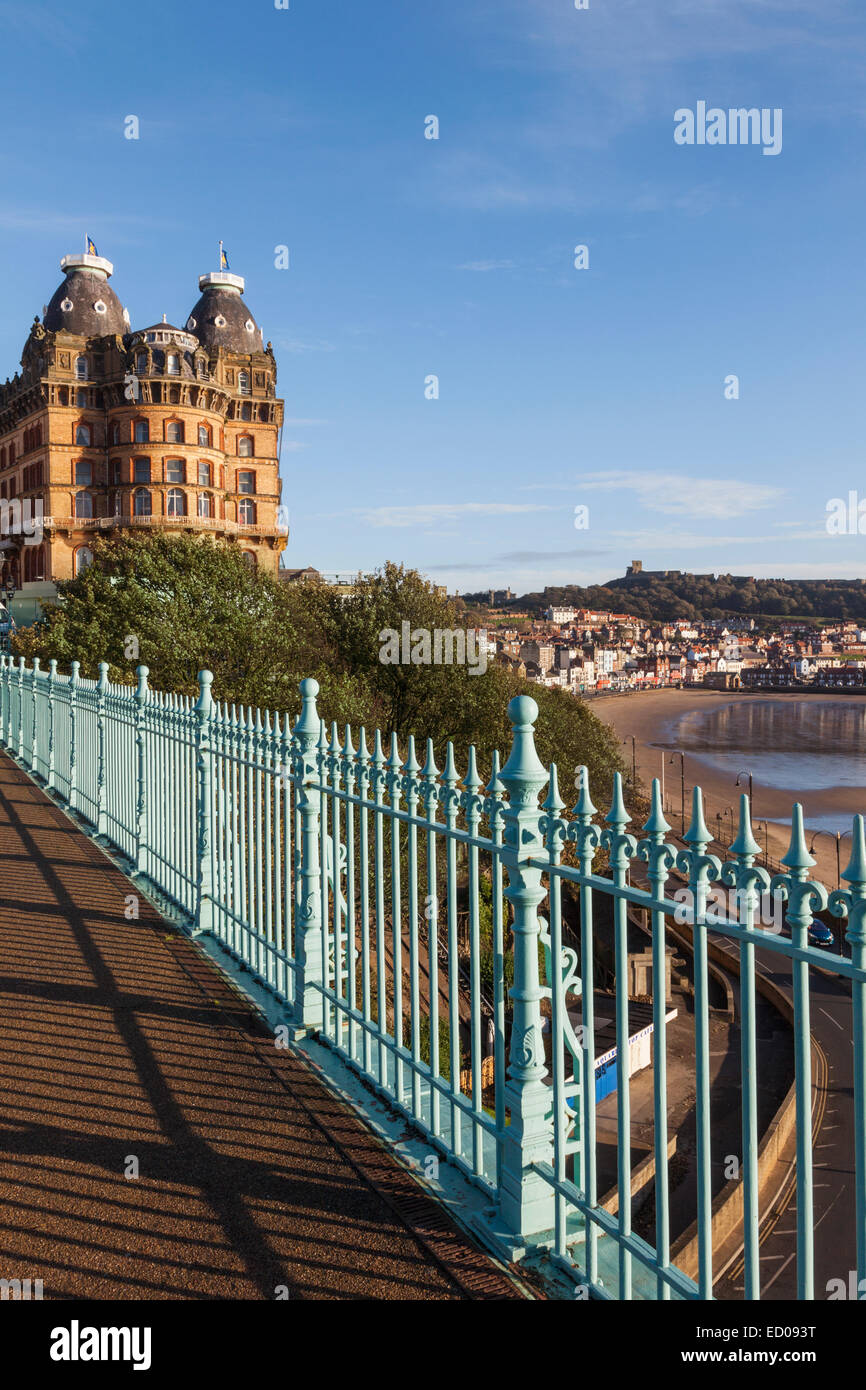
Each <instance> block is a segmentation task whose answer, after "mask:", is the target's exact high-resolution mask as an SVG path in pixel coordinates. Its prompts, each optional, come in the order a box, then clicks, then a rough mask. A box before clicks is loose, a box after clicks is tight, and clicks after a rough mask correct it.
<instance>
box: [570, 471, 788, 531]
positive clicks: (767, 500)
mask: <svg viewBox="0 0 866 1390" xmlns="http://www.w3.org/2000/svg"><path fill="white" fill-rule="evenodd" d="M574 488H576V489H577V492H581V491H582V492H631V493H633V494H634V496H635V498H636V500H637V501H638V503H639V504H640V506H642V507H644V508H646V510H647V511H651V512H663V513H665V514H666V515H668V516H690V517H707V518H713V519H714V520H721V519H730V518H731V517H736V516H745V515H746V514H747V513H748V512H755V511H760V510H761V508H763V507H771V506H774V505H776V504H778V503H779V502H780V501H781V499H782V498H783V497H784V495H785V494H784V491H783V489H782V488H778V487H773V486H771V485H770V484H769V483H750V482H745V481H744V480H743V479H741V478H707V477H690V476H688V475H687V474H683V473H661V472H652V471H650V470H647V469H611V470H610V471H608V472H596V473H584V474H582V475H581V476H580V477H578V478H577V479H576V480H575V483H574Z"/></svg>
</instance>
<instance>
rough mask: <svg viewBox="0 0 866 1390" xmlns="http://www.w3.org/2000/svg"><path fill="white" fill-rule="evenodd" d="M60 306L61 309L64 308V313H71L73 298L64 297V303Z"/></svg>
mask: <svg viewBox="0 0 866 1390" xmlns="http://www.w3.org/2000/svg"><path fill="white" fill-rule="evenodd" d="M60 307H61V309H62V310H63V312H64V314H71V313H72V300H71V299H64V300H63V302H62V304H61V305H60Z"/></svg>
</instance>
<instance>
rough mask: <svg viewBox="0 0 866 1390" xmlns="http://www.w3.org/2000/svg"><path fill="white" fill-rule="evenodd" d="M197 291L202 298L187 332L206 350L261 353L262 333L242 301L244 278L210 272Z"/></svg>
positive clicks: (190, 319)
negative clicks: (220, 349)
mask: <svg viewBox="0 0 866 1390" xmlns="http://www.w3.org/2000/svg"><path fill="white" fill-rule="evenodd" d="M198 287H199V289H200V290H201V291H202V295H201V298H200V299H199V301H198V303H197V304H196V306H195V308H194V309H193V311H192V313H191V314H190V316H189V318H188V319H187V321H186V326H187V329H188V330H189V332H190V333H194V334H195V335H196V337H197V338H198V340H199V342H200V343H202V344H203V345H204V347H207V348H211V349H216V348H225V349H227V350H228V351H229V352H237V353H254V352H255V353H261V352H262V351H263V350H264V349H263V345H262V330H261V329H260V328H259V326H258V324H257V323H256V321H255V319H254V318H253V316H252V314H251V313H250V312H249V309H248V308H247V306H246V304H245V303H244V301H243V299H242V298H241V296H242V295H243V292H244V278H243V276H242V275H232V274H230V272H229V271H227V270H217V271H211V272H210V273H209V274H207V275H200V276H199V279H198Z"/></svg>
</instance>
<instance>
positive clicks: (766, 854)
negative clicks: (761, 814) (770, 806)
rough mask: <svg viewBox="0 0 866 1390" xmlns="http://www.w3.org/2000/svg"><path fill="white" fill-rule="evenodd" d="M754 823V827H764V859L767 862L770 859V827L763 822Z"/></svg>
mask: <svg viewBox="0 0 866 1390" xmlns="http://www.w3.org/2000/svg"><path fill="white" fill-rule="evenodd" d="M755 823H756V825H762V826H763V827H764V858H765V859H766V860H767V861H768V862H769V858H770V827H769V826H768V825H767V822H766V821H765V820H759V821H756V822H755Z"/></svg>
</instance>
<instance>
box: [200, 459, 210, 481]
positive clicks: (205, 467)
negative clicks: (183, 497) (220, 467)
mask: <svg viewBox="0 0 866 1390" xmlns="http://www.w3.org/2000/svg"><path fill="white" fill-rule="evenodd" d="M198 485H199V487H210V464H209V463H205V462H204V461H203V460H201V459H199V465H198Z"/></svg>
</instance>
